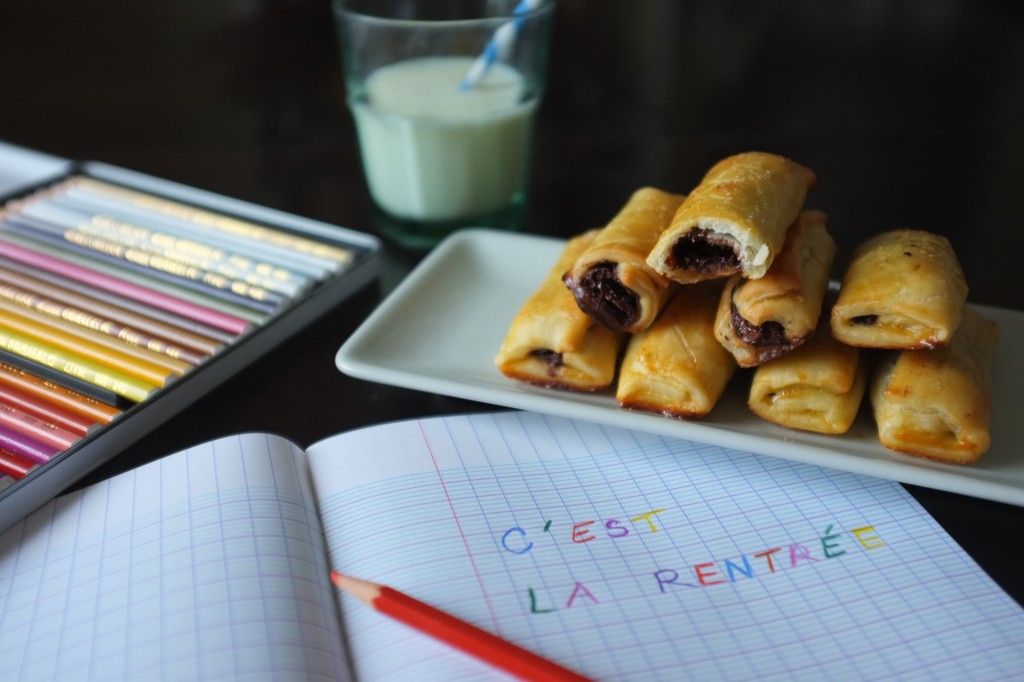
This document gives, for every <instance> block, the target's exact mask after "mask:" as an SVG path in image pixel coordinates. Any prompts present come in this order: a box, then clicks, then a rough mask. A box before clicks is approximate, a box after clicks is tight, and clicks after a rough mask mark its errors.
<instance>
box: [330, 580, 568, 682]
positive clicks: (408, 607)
mask: <svg viewBox="0 0 1024 682" xmlns="http://www.w3.org/2000/svg"><path fill="white" fill-rule="evenodd" d="M331 580H332V581H333V582H334V584H335V585H337V586H338V587H339V588H341V589H342V590H344V591H345V592H348V593H349V594H351V595H352V596H354V597H356V598H357V599H359V600H360V601H361V602H363V603H364V604H366V605H367V606H369V607H370V608H372V609H375V610H377V611H380V612H381V613H384V614H386V615H388V616H391V617H392V618H394V619H395V620H398V621H401V622H402V623H405V624H406V625H408V626H410V627H413V628H415V629H417V630H419V631H420V632H423V633H425V634H428V635H430V636H432V637H435V638H437V639H439V640H441V641H442V642H445V643H446V644H448V645H450V646H453V647H455V648H456V649H460V650H462V651H463V652H465V653H467V654H469V655H470V656H475V657H476V658H478V659H480V660H481V661H483V662H485V663H488V664H490V665H492V666H494V667H496V668H500V669H501V670H504V671H505V672H507V673H511V674H512V675H515V676H516V677H519V678H520V679H524V680H551V681H552V682H554V681H556V680H578V681H585V680H587V678H586V677H583V676H582V675H580V674H579V673H575V672H573V671H571V670H568V669H566V668H563V667H562V666H560V665H558V664H556V663H553V662H552V661H549V660H547V659H546V658H542V657H540V656H538V655H537V654H535V653H533V652H530V651H527V650H526V649H523V648H520V647H518V646H516V645H515V644H512V643H511V642H508V641H506V640H504V639H501V638H500V637H497V636H495V635H492V634H491V633H489V632H486V631H484V630H481V629H480V628H477V627H475V626H473V625H470V624H469V623H466V622H465V621H461V620H459V619H458V618H455V617H454V616H450V615H448V614H447V613H445V612H444V611H440V610H438V609H436V608H434V607H433V606H430V605H429V604H425V603H423V602H421V601H419V600H417V599H413V598H412V597H410V596H408V595H406V594H403V593H401V592H399V591H397V590H393V589H391V588H390V587H385V586H384V585H378V584H377V583H371V582H368V581H366V580H360V579H359V578H353V577H351V576H347V575H343V574H341V573H338V572H337V571H331Z"/></svg>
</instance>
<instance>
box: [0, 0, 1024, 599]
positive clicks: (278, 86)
mask: <svg viewBox="0 0 1024 682" xmlns="http://www.w3.org/2000/svg"><path fill="white" fill-rule="evenodd" d="M53 5H54V3H11V2H8V3H4V6H3V8H2V9H0V64H3V72H4V76H3V83H4V87H3V88H2V90H0V93H2V95H0V140H5V141H7V142H10V143H13V144H16V145H21V146H25V147H29V148H33V149H37V150H41V151H45V152H48V153H51V154H55V155H58V156H62V157H67V158H72V159H79V160H100V161H104V162H107V163H111V164H115V165H119V166H124V167H127V168H131V169H133V170H137V171H141V172H144V173H149V174H152V175H156V176H159V177H162V178H166V179H170V180H174V181H177V182H181V183H185V184H188V185H192V186H196V187H200V188H203V189H206V190H210V191H214V192H219V193H221V194H225V195H228V196H231V197H237V198H241V199H244V200H248V201H252V202H256V203H259V204H263V205H267V206H270V207H273V208H277V209H282V210H285V211H289V212H293V213H297V214H299V215H303V216H307V217H310V218H315V219H318V220H323V221H327V222H330V223H334V224H340V225H345V226H347V227H351V228H355V229H358V230H362V231H366V232H373V225H372V221H371V218H370V215H371V207H370V203H369V199H368V196H367V193H366V187H365V184H364V182H363V179H362V176H361V173H360V166H359V157H358V150H357V149H356V146H355V138H354V131H353V126H352V121H351V117H350V116H349V114H348V112H347V110H346V108H345V99H344V90H343V85H342V82H341V78H340V71H339V62H338V57H337V46H336V43H335V39H334V34H333V29H332V26H331V16H330V11H329V5H328V3H327V2H326V0H320V1H317V2H314V1H313V0H274V1H262V2H261V1H259V0H252V1H251V2H208V0H177V1H176V2H163V3H145V2H129V1H127V0H94V1H93V2H89V3H61V6H60V7H56V6H53ZM753 149H759V150H764V151H771V152H775V153H779V154H783V155H786V156H789V157H791V158H793V159H795V160H797V161H799V162H801V163H803V164H804V165H807V166H809V167H811V168H812V169H814V171H815V172H816V174H817V178H818V182H817V186H816V188H815V189H814V190H813V192H812V193H811V195H810V197H809V200H808V204H809V205H810V206H813V207H815V208H819V209H821V210H824V211H825V212H826V213H828V215H829V226H830V231H831V232H832V233H833V235H834V236H835V237H836V241H837V242H838V244H839V247H840V254H841V255H840V257H839V261H838V262H839V263H841V262H842V260H843V256H842V254H848V253H849V252H850V250H851V249H852V248H853V247H854V246H855V245H856V244H857V243H859V242H860V241H862V240H863V239H865V238H866V236H868V235H871V234H873V233H876V232H879V231H882V230H885V229H890V228H894V227H903V226H906V227H915V228H920V229H925V230H929V231H933V232H938V233H941V234H944V235H946V236H947V237H949V239H950V240H951V241H952V243H953V245H954V247H955V249H956V250H957V253H958V255H959V257H960V259H961V263H962V265H963V267H964V270H965V273H966V275H967V280H968V283H969V285H970V287H971V293H970V298H971V300H973V301H976V302H981V303H988V304H993V305H997V306H1002V307H1006V308H1012V309H1016V310H1024V287H1021V286H1020V280H1019V279H1018V278H1017V275H1016V274H1015V273H1018V274H1019V270H1020V263H1021V259H1022V257H1024V256H1022V254H1024V229H1022V228H1024V225H1022V223H1024V217H1022V213H1021V211H1020V206H1021V205H1022V200H1021V196H1022V189H1024V162H1022V159H1024V5H1021V4H1020V3H1006V2H988V1H972V0H937V1H927V2H926V1H922V2H891V3H879V2H870V3H869V2H862V3H821V2H810V1H808V2H761V3H742V2H734V1H725V2H719V1H711V0H706V1H701V2H676V1H674V0H640V1H638V2H624V1H622V0H618V1H614V0H562V1H561V4H560V6H559V9H558V21H557V27H556V33H555V38H554V44H553V47H552V54H551V65H550V72H549V81H548V91H547V95H546V98H545V100H544V103H543V106H542V108H541V112H540V118H539V122H538V129H537V139H536V150H535V154H534V160H533V171H534V172H533V177H532V183H531V184H532V187H531V203H530V206H529V222H528V226H527V228H526V229H527V231H529V232H532V233H539V234H549V235H556V236H568V235H570V234H572V233H575V232H578V231H581V230H582V229H585V228H588V227H593V226H598V225H601V224H603V223H605V222H607V220H608V219H609V218H610V217H611V216H612V215H614V213H615V212H616V211H617V210H618V208H619V207H620V206H621V204H622V203H623V202H624V201H625V199H626V198H627V197H628V195H629V194H630V193H631V192H632V191H633V190H634V189H636V188H637V187H640V186H642V185H653V186H656V187H660V188H662V189H666V190H671V191H679V192H685V191H688V190H689V189H691V188H692V187H693V186H694V185H695V184H696V183H697V182H698V181H699V179H700V177H701V175H702V174H703V172H704V171H705V170H706V169H707V168H708V167H709V166H710V165H711V164H713V163H714V162H715V161H717V160H718V159H720V158H722V157H724V156H727V155H729V154H732V153H735V152H739V151H745V150H753ZM420 257H421V254H416V253H407V252H402V251H401V250H399V249H396V248H394V247H390V246H389V247H388V248H387V249H386V251H385V254H384V260H383V264H382V272H381V276H380V278H379V281H378V282H376V283H374V284H373V285H371V286H369V287H367V288H365V289H364V290H362V291H360V292H359V293H358V294H357V295H355V296H354V297H353V298H351V299H350V300H348V301H347V302H345V303H344V304H342V305H339V306H338V307H337V308H336V309H334V310H332V311H330V312H329V313H327V314H326V315H325V316H324V317H323V318H322V319H320V320H319V321H317V322H316V323H315V324H313V325H312V326H310V327H308V328H306V329H304V330H301V331H299V332H298V333H297V334H296V335H295V336H294V337H292V339H291V340H289V341H288V342H287V343H285V344H283V345H281V346H280V347H278V348H277V349H275V350H274V351H273V352H271V353H270V354H268V355H266V356H265V357H263V358H262V359H261V360H259V361H258V362H256V363H255V364H253V365H252V366H251V367H249V368H248V369H247V370H246V371H244V372H242V373H240V374H239V375H237V376H235V377H233V378H232V379H231V380H230V381H228V382H226V383H225V384H224V385H223V386H221V387H219V388H218V389H216V390H215V391H214V392H213V393H211V394H209V395H208V396H207V397H205V398H203V399H202V400H200V401H197V402H196V403H195V404H193V405H192V406H191V407H189V408H188V409H187V410H186V411H185V412H184V413H182V414H180V415H178V416H177V417H175V418H174V419H173V420H172V421H170V422H168V423H167V424H166V425H164V426H162V427H160V428H157V429H156V430H154V431H153V432H152V433H151V434H149V435H147V436H146V437H145V438H144V439H143V440H142V441H141V442H139V443H138V444H137V445H136V446H133V447H132V448H130V449H129V450H128V451H127V452H124V453H122V454H120V455H118V456H117V457H116V458H114V459H113V460H112V461H111V462H110V463H108V464H107V465H105V466H104V467H102V468H101V469H100V470H98V471H97V472H95V473H94V474H93V475H91V476H90V477H89V479H88V482H91V481H96V480H101V479H103V478H105V477H108V476H110V475H113V474H114V473H117V472H120V471H123V470H125V469H128V468H130V467H133V466H136V465H138V464H141V463H143V462H145V461H148V460H151V459H154V458H156V457H159V456H162V455H164V454H168V453H170V452H174V451H177V450H180V449H182V448H184V447H186V446H188V445H190V444H193V443H196V442H200V441H204V440H208V439H211V438H214V437H216V436H220V435H224V434H229V433H235V432H239V431H271V432H277V433H281V434H284V435H286V436H288V437H290V438H291V439H293V440H294V441H295V442H297V443H299V444H300V445H308V444H310V443H312V442H314V441H316V440H318V439H320V438H323V437H325V436H328V435H331V434H333V433H336V432H339V431H343V430H346V429H350V428H354V427H359V426H364V425H368V424H373V423H377V422H380V421H385V420H392V419H402V418H408V417H417V416H426V415H435V414H444V413H453V412H467V411H480V410H489V409H495V408H493V406H489V405H483V404H479V403H472V402H468V401H463V400H456V399H452V398H447V397H443V396H438V395H430V394H426V393H421V392H416V391H411V390H405V389H402V388H397V387H391V386H384V385H379V384H375V383H369V382H364V381H360V380H356V379H353V378H349V377H347V376H345V375H343V374H341V373H340V372H339V371H337V370H336V369H335V366H334V355H335V352H336V351H337V349H338V347H339V346H340V345H341V343H342V342H343V341H344V340H345V339H346V338H347V337H348V335H349V334H351V333H352V331H353V330H354V329H355V328H356V327H357V326H358V325H359V323H360V322H361V321H362V320H363V319H364V318H365V317H366V316H367V315H368V314H369V313H370V311H372V310H373V308H374V307H375V305H376V304H377V303H378V302H379V301H380V300H381V298H382V296H383V295H385V294H386V293H387V291H388V290H390V289H391V288H392V287H393V286H394V284H395V283H396V282H398V281H399V280H400V279H401V278H402V276H403V275H404V274H405V273H406V272H408V269H409V268H410V267H411V266H412V265H414V264H415V263H416V262H417V260H418V259H419V258H420ZM1022 456H1024V452H1022ZM908 488H909V490H910V492H911V493H912V494H913V495H914V497H916V498H917V499H918V500H919V501H920V502H921V503H922V504H923V505H924V506H925V507H926V508H927V509H928V510H929V511H930V512H931V513H932V514H933V515H934V516H935V517H936V518H937V519H938V521H939V522H940V523H941V524H942V525H943V526H944V527H945V528H946V529H948V530H949V532H950V533H951V534H952V535H953V536H954V537H955V538H956V540H957V541H958V542H959V543H960V544H961V545H962V546H963V547H964V548H965V549H966V550H967V552H969V553H970V554H971V555H972V556H973V557H974V558H975V559H976V560H977V561H978V563H979V564H980V565H981V567H982V568H983V569H984V570H986V571H987V572H989V573H990V574H991V575H992V577H993V578H995V580H996V581H997V582H999V583H1000V584H1001V585H1002V586H1003V587H1004V588H1005V589H1006V590H1007V591H1009V592H1010V593H1011V594H1012V595H1013V596H1014V597H1015V598H1016V600H1017V601H1018V602H1020V603H1024V571H1021V570H1020V563H1019V561H1018V560H1017V558H1016V556H1017V554H1018V553H1019V552H1017V551H1013V550H1015V548H1016V546H1017V545H1019V544H1020V542H1021V540H1024V530H1022V529H1024V508H1020V507H1015V506H1011V505H1006V504H999V503H995V502H988V501H984V500H979V499H974V498H970V497H965V496H962V495H957V494H952V493H946V492H940V491H934V490H929V489H924V488H919V487H916V486H908Z"/></svg>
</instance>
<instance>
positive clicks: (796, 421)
mask: <svg viewBox="0 0 1024 682" xmlns="http://www.w3.org/2000/svg"><path fill="white" fill-rule="evenodd" d="M862 354H863V351H861V349H859V348H854V347H853V346H846V345H843V344H841V343H839V342H838V341H836V340H835V339H834V338H832V332H831V329H830V325H829V319H828V316H826V315H822V316H821V319H820V320H819V321H818V328H817V331H815V333H814V334H813V335H812V336H811V337H810V338H809V339H808V340H807V342H806V343H804V344H803V345H802V346H800V347H799V348H797V349H796V350H794V351H793V352H791V353H786V354H785V355H783V356H782V357H780V358H778V359H777V360H772V361H771V362H766V363H765V364H763V365H761V366H760V367H758V368H757V370H755V371H754V378H753V380H752V381H751V384H750V397H749V399H748V401H747V405H748V406H749V407H750V409H751V411H752V412H753V413H754V414H756V415H758V416H759V417H761V418H762V419H767V420H768V421H770V422H774V423H776V424H779V425H781V426H787V427H789V428H791V429H800V430H801V431H814V432H816V433H825V434H829V435H835V434H840V433H846V432H847V431H848V430H849V428H850V426H851V425H852V424H853V420H854V419H856V417H857V411H858V410H859V409H860V404H861V400H862V399H863V397H864V390H865V387H866V385H867V377H868V362H867V358H866V357H863V356H862Z"/></svg>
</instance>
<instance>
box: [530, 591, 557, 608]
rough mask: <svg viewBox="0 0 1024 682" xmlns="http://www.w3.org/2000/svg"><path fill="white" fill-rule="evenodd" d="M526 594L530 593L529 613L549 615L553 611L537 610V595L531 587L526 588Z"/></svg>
mask: <svg viewBox="0 0 1024 682" xmlns="http://www.w3.org/2000/svg"><path fill="white" fill-rule="evenodd" d="M527 592H529V593H530V613H551V612H553V611H554V609H538V608H537V593H536V592H534V591H533V588H532V587H529V588H527Z"/></svg>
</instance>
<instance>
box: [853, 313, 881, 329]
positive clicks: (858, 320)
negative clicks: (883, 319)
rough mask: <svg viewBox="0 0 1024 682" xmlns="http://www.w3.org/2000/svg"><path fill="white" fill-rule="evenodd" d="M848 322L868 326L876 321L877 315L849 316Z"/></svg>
mask: <svg viewBox="0 0 1024 682" xmlns="http://www.w3.org/2000/svg"><path fill="white" fill-rule="evenodd" d="M850 322H851V323H852V324H856V325H860V326H861V327H870V326H871V325H873V324H874V323H875V322H878V315H858V316H857V317H851V318H850Z"/></svg>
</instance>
